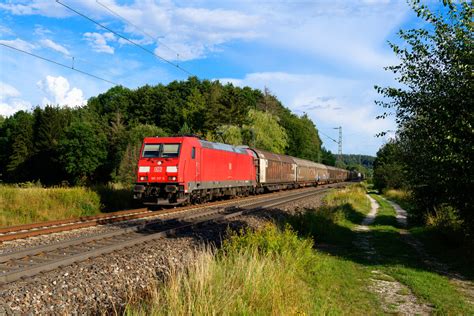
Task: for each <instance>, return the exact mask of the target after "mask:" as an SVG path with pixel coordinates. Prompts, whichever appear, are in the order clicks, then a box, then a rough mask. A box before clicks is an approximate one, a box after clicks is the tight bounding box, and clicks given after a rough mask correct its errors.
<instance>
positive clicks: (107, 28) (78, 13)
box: [56, 0, 194, 76]
mask: <svg viewBox="0 0 474 316" xmlns="http://www.w3.org/2000/svg"><path fill="white" fill-rule="evenodd" d="M56 2H57V3H59V4H60V5H62V6H63V7H65V8H66V9H68V10H70V11H72V12H74V13H76V14H77V15H80V16H82V17H83V18H85V19H87V20H89V21H91V22H92V23H94V24H96V25H98V26H100V27H101V28H103V29H105V30H107V31H109V32H111V33H113V34H115V35H117V36H118V37H120V38H122V39H124V40H126V41H127V42H129V43H130V44H133V45H135V46H136V47H138V48H141V49H142V50H143V51H145V52H147V53H149V54H151V55H153V56H155V57H156V58H158V59H160V60H162V61H164V62H165V63H167V64H170V65H171V66H173V67H176V68H178V69H179V70H181V71H183V72H185V73H186V74H188V75H190V76H194V74H192V73H191V72H189V71H187V70H186V69H184V68H182V67H180V66H179V65H178V64H175V63H173V62H172V61H169V60H168V59H166V58H164V57H161V56H160V55H157V54H155V53H154V52H153V51H151V50H149V49H148V48H146V47H144V46H142V45H140V44H138V43H137V42H135V41H133V40H131V39H129V38H128V37H126V36H124V35H122V34H120V33H118V32H116V31H114V30H112V29H111V28H109V27H107V26H105V25H103V24H101V23H99V22H97V21H96V20H94V19H92V18H90V17H88V16H87V15H85V14H84V13H81V12H79V11H77V10H76V9H74V8H72V7H70V6H68V5H67V4H64V3H62V2H61V1H59V0H56Z"/></svg>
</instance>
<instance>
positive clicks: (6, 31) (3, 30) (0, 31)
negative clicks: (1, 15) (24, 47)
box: [0, 24, 13, 36]
mask: <svg viewBox="0 0 474 316" xmlns="http://www.w3.org/2000/svg"><path fill="white" fill-rule="evenodd" d="M5 35H13V31H12V30H11V29H10V28H9V27H6V26H5V25H1V24H0V36H5Z"/></svg>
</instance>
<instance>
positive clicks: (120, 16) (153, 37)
mask: <svg viewBox="0 0 474 316" xmlns="http://www.w3.org/2000/svg"><path fill="white" fill-rule="evenodd" d="M95 2H96V3H97V4H98V5H100V6H102V7H103V8H104V9H106V10H107V11H109V12H110V13H112V14H113V15H115V16H117V17H118V18H119V19H121V20H123V21H125V22H126V23H128V24H130V25H132V26H133V27H134V28H135V29H136V30H138V31H140V32H141V33H142V34H144V35H146V36H148V37H149V38H151V39H152V40H154V41H156V42H158V43H160V44H161V45H162V46H164V47H166V48H168V49H169V50H170V51H172V52H174V53H175V54H176V56H177V57H178V58H179V53H178V52H177V51H176V50H174V49H173V48H171V47H169V46H168V45H166V44H165V43H163V42H162V41H160V40H159V39H158V37H155V36H153V35H151V34H150V33H148V32H146V31H145V30H144V29H142V28H140V27H138V26H137V25H136V24H134V23H132V22H131V21H130V20H127V19H126V18H125V17H123V16H122V15H120V14H118V13H117V12H116V11H114V10H112V9H111V8H110V7H108V6H106V5H105V4H104V3H102V2H100V1H99V0H96V1H95Z"/></svg>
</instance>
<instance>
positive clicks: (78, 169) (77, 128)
mask: <svg viewBox="0 0 474 316" xmlns="http://www.w3.org/2000/svg"><path fill="white" fill-rule="evenodd" d="M59 152H60V161H61V162H62V163H63V165H64V167H65V170H66V172H67V173H68V174H69V176H70V177H71V180H72V181H73V182H74V183H76V184H85V183H88V182H90V181H91V180H93V179H92V178H93V175H94V172H95V171H96V169H97V168H98V167H99V166H100V165H101V164H103V163H104V161H105V159H106V158H107V137H106V136H105V134H104V132H103V131H102V130H101V129H100V128H98V127H97V126H95V125H94V124H93V123H91V122H88V121H75V122H73V123H71V125H70V126H69V127H68V128H67V129H66V132H65V135H64V137H63V139H62V140H61V141H60V143H59Z"/></svg>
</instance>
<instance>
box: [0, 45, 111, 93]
mask: <svg viewBox="0 0 474 316" xmlns="http://www.w3.org/2000/svg"><path fill="white" fill-rule="evenodd" d="M0 45H3V46H5V47H8V48H11V49H14V50H16V51H19V52H22V53H24V54H27V55H30V56H33V57H36V58H39V59H42V60H44V61H47V62H50V63H53V64H56V65H58V66H61V67H64V68H68V69H71V70H74V71H77V72H79V73H81V74H83V75H87V76H90V77H93V78H95V79H98V80H102V81H105V82H107V83H110V84H112V85H114V86H119V85H120V84H118V83H116V82H113V81H110V80H107V79H104V78H101V77H99V76H96V75H93V74H91V73H88V72H85V71H82V70H80V69H77V68H74V67H73V66H68V65H66V64H63V63H60V62H57V61H55V60H52V59H49V58H46V57H43V56H40V55H36V54H33V53H30V52H27V51H26V50H23V49H19V48H16V47H14V46H10V45H7V44H4V43H0Z"/></svg>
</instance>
